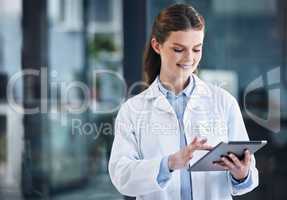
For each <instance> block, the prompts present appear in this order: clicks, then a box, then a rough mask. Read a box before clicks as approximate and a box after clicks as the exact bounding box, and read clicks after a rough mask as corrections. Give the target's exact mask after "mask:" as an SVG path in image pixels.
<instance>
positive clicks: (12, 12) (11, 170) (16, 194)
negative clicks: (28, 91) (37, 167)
mask: <svg viewBox="0 0 287 200" xmlns="http://www.w3.org/2000/svg"><path fill="white" fill-rule="evenodd" d="M21 15H22V1H21V0H13V1H9V0H1V1H0V199H2V198H4V199H19V198H20V196H21V191H20V180H21V162H22V158H21V156H22V149H23V145H24V144H23V140H22V139H23V127H22V115H21V113H19V112H17V111H15V110H13V109H12V107H11V106H9V104H8V101H7V94H8V95H9V96H13V100H14V101H15V103H19V102H20V100H21V97H22V95H21V92H22V82H21V79H18V81H17V83H16V84H13V88H12V89H11V90H8V91H7V84H8V81H9V80H10V79H12V78H15V77H16V76H17V74H18V75H19V71H20V70H21V59H20V58H21V43H22V38H21Z"/></svg>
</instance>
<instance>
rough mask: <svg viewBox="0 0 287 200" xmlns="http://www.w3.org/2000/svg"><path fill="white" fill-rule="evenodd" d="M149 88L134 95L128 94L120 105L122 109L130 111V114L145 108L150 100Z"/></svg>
mask: <svg viewBox="0 0 287 200" xmlns="http://www.w3.org/2000/svg"><path fill="white" fill-rule="evenodd" d="M147 96H148V89H145V90H144V91H142V92H140V93H139V94H137V95H134V96H128V97H127V98H126V100H125V101H124V103H122V105H121V106H120V110H122V111H125V112H128V113H129V114H134V113H138V112H139V111H141V110H143V109H144V108H145V105H147V102H148V98H147Z"/></svg>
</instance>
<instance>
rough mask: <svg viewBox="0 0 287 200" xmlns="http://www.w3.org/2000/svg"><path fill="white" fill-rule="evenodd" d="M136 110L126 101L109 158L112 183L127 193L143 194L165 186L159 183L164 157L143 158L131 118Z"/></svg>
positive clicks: (117, 122) (120, 114)
mask: <svg viewBox="0 0 287 200" xmlns="http://www.w3.org/2000/svg"><path fill="white" fill-rule="evenodd" d="M131 119H132V113H131V111H129V109H128V106H127V104H123V106H122V108H121V109H120V111H119V113H118V115H117V118H116V121H115V138H114V142H113V146H112V151H111V157H110V161H109V174H110V177H111V180H112V183H113V184H114V186H115V187H116V188H117V190H118V191H119V192H120V193H122V194H123V195H127V196H139V195H144V194H148V193H151V192H155V191H159V190H163V189H165V187H166V186H167V185H166V186H165V187H161V186H160V185H159V184H158V181H157V176H158V174H159V169H160V163H161V160H162V158H155V159H149V160H147V159H142V158H141V156H140V154H139V149H138V144H137V138H136V135H135V132H134V128H133V123H132V121H131Z"/></svg>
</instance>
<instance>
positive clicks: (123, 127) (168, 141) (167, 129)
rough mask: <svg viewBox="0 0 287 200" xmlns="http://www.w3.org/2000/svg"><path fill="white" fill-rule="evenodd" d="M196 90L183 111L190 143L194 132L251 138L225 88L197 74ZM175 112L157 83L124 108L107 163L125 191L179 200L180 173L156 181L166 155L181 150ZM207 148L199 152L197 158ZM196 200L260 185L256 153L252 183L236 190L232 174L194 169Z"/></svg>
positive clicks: (212, 140) (221, 198) (212, 137)
mask: <svg viewBox="0 0 287 200" xmlns="http://www.w3.org/2000/svg"><path fill="white" fill-rule="evenodd" d="M193 76H194V78H195V88H194V91H193V93H192V95H191V98H190V100H189V102H188V103H187V107H186V110H185V113H184V118H183V122H184V130H185V134H186V139H187V143H188V144H189V143H190V142H191V141H192V138H193V137H194V136H195V135H200V136H204V137H207V139H208V143H209V144H211V145H216V144H218V143H219V142H220V141H236V140H237V141H247V140H249V138H248V135H247V132H246V129H245V126H244V122H243V119H242V116H241V112H240V109H239V106H238V104H237V102H236V100H235V98H234V97H232V96H231V95H230V94H229V93H227V92H226V91H225V90H223V89H221V88H219V87H215V86H212V85H209V84H206V83H204V82H203V81H202V80H200V79H199V78H198V77H197V76H196V75H193ZM179 134H180V132H179V128H178V121H177V118H176V115H175V113H174V111H173V109H172V107H171V106H170V104H169V102H168V100H167V99H166V98H165V96H164V95H163V94H162V93H161V92H160V91H159V89H158V85H157V82H156V81H154V82H153V83H152V84H151V85H150V87H149V88H148V89H147V90H145V91H144V92H142V93H140V94H139V95H136V96H134V97H132V98H130V99H129V100H128V101H126V102H125V103H124V104H123V105H122V106H121V109H120V111H119V113H118V116H117V119H116V122H115V138H114V142H113V146H112V152H111V157H110V161H109V173H110V177H111V180H112V183H113V184H114V186H115V187H116V188H117V190H118V191H119V192H120V193H122V194H123V195H127V196H136V197H137V198H136V199H146V200H147V199H148V200H180V171H179V170H175V171H174V172H172V176H171V178H170V179H169V180H168V181H167V183H166V184H165V185H164V186H160V185H159V184H158V182H157V176H158V173H159V169H160V162H161V160H162V158H163V157H164V156H167V155H170V154H172V153H175V152H177V151H178V150H179V149H180V137H179ZM205 153H206V152H205V151H196V152H195V153H194V157H193V158H192V160H191V163H192V162H195V161H196V160H198V159H199V158H200V157H202V156H203V155H204V154H205ZM191 175H192V191H193V200H230V199H232V195H241V194H245V193H247V192H249V191H251V190H253V189H254V188H255V187H256V186H257V185H258V171H257V169H256V167H255V159H254V157H252V164H251V168H250V175H251V178H252V185H251V187H249V188H242V189H240V190H237V189H236V188H234V187H233V186H232V183H231V175H230V173H229V172H226V171H221V172H191Z"/></svg>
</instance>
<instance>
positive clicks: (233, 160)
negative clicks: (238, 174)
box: [228, 153, 242, 168]
mask: <svg viewBox="0 0 287 200" xmlns="http://www.w3.org/2000/svg"><path fill="white" fill-rule="evenodd" d="M228 157H229V159H231V160H232V162H233V163H234V164H235V166H236V167H237V168H241V167H242V163H241V161H240V160H239V159H238V158H237V156H235V155H234V154H233V153H229V154H228Z"/></svg>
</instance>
